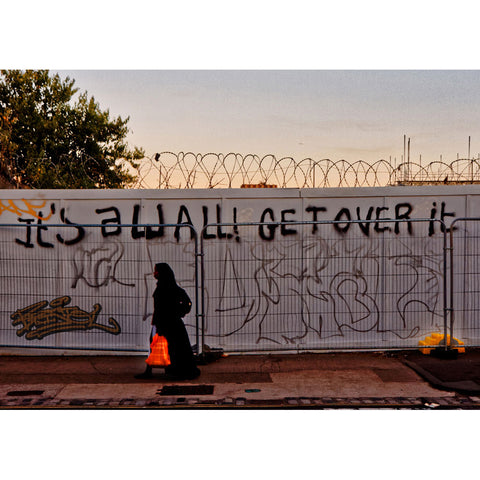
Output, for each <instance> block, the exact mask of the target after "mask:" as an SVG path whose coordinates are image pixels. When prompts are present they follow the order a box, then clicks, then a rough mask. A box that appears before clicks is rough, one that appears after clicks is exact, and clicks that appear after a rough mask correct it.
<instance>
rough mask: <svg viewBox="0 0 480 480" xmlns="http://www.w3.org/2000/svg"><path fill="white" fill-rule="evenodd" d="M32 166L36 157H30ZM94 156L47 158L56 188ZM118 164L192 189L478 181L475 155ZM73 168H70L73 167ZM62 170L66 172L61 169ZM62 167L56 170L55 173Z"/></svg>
mask: <svg viewBox="0 0 480 480" xmlns="http://www.w3.org/2000/svg"><path fill="white" fill-rule="evenodd" d="M30 162H31V163H32V164H33V166H34V165H35V164H36V163H38V164H40V162H39V160H38V159H32V160H30ZM98 163H99V162H98V161H97V160H96V159H94V158H92V157H90V156H87V155H84V156H80V157H79V156H77V157H75V159H74V160H72V161H69V159H68V158H63V159H62V161H61V162H57V163H54V162H47V163H45V159H43V160H42V165H43V166H45V165H47V168H49V169H51V171H52V173H55V172H56V171H57V170H58V176H57V178H58V185H56V188H72V185H71V184H69V176H68V171H69V170H68V168H67V169H66V166H68V165H70V167H69V168H71V169H72V172H71V179H72V181H73V179H74V177H75V176H78V174H79V172H81V174H82V175H84V176H87V177H89V178H92V181H93V176H92V177H91V173H92V172H95V171H98V169H97V168H95V167H96V166H98ZM117 165H118V166H121V167H122V168H123V169H124V171H126V172H128V173H130V174H131V175H133V176H134V177H135V180H134V181H133V182H132V183H131V184H130V185H128V187H126V188H129V189H144V188H145V189H175V188H181V189H192V188H246V187H275V188H329V187H381V186H388V185H426V184H469V183H470V184H471V183H480V157H479V158H474V159H465V158H464V159H457V160H455V161H453V162H450V163H447V162H444V161H433V162H430V163H422V162H411V161H407V162H401V163H399V164H398V165H397V164H396V162H395V161H394V162H392V161H391V160H378V161H376V162H373V163H370V162H366V161H364V160H358V161H354V162H348V161H346V160H337V161H333V160H330V159H320V160H315V159H312V158H304V159H302V160H296V159H294V158H293V157H282V158H277V157H276V156H275V155H271V154H270V155H265V156H263V157H260V156H258V155H255V154H247V155H242V154H239V153H228V154H222V153H206V154H201V153H193V152H178V153H174V152H161V153H157V154H155V155H153V156H151V157H148V156H146V157H144V158H143V159H140V160H136V161H135V166H132V165H131V164H130V163H129V162H128V161H123V160H119V161H118V162H117ZM73 170H74V171H75V172H73ZM4 172H5V173H7V174H8V175H7V176H8V177H9V178H10V179H11V180H12V181H13V182H15V181H17V182H18V179H17V177H16V175H15V169H12V168H10V170H7V169H4ZM65 172H67V175H66V174H65ZM60 173H61V174H60Z"/></svg>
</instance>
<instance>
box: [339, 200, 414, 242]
mask: <svg viewBox="0 0 480 480" xmlns="http://www.w3.org/2000/svg"><path fill="white" fill-rule="evenodd" d="M404 209H405V211H402V210H404ZM388 210H390V208H389V207H377V208H374V207H369V209H368V212H367V215H366V217H365V220H367V221H366V222H365V223H363V222H359V223H358V226H359V228H360V230H361V231H362V233H363V234H364V235H365V236H367V237H368V236H369V235H370V224H371V223H373V224H374V230H375V232H377V233H384V232H391V231H392V228H391V227H390V226H383V227H381V226H380V225H381V224H382V223H388V222H389V221H391V220H392V219H391V218H389V217H384V216H383V213H382V212H387V211H388ZM374 211H375V222H372V221H370V220H372V216H373V212H374ZM412 211H413V207H412V206H411V205H410V204H409V203H399V204H397V205H396V206H395V220H404V221H406V223H407V228H408V233H409V234H410V235H411V234H412V222H410V221H409V220H411V217H410V214H411V213H412ZM356 213H357V220H362V218H361V211H360V207H357V208H356ZM351 220H352V215H351V213H350V210H349V209H348V208H346V207H344V208H342V209H341V210H339V212H338V213H337V215H336V216H335V218H334V221H335V222H340V223H335V224H334V225H333V227H334V228H335V230H336V231H337V232H338V233H340V234H342V235H343V234H345V233H347V232H348V230H349V229H350V227H351V226H352V225H353V223H350V222H351ZM342 221H345V223H342ZM394 232H395V234H397V235H398V234H399V233H400V227H399V225H398V222H395V227H394Z"/></svg>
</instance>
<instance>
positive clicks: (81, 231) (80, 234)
mask: <svg viewBox="0 0 480 480" xmlns="http://www.w3.org/2000/svg"><path fill="white" fill-rule="evenodd" d="M60 219H61V220H62V222H63V223H66V224H67V225H76V224H75V223H73V222H71V221H70V220H69V219H68V218H67V217H66V216H65V209H64V208H62V209H60ZM75 228H76V229H77V232H78V233H77V236H76V237H75V238H72V239H70V240H64V238H63V237H62V236H61V235H60V234H59V233H57V240H58V241H59V242H60V243H63V244H65V245H75V244H76V243H78V242H81V241H82V240H83V237H84V236H85V229H84V228H83V227H80V226H78V225H76V226H75ZM70 230H71V229H69V231H70Z"/></svg>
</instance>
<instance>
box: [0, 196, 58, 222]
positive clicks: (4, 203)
mask: <svg viewBox="0 0 480 480" xmlns="http://www.w3.org/2000/svg"><path fill="white" fill-rule="evenodd" d="M22 202H23V203H24V204H25V207H23V208H22V207H19V206H18V205H16V204H15V203H14V202H13V200H0V215H2V213H3V212H10V213H14V214H15V215H18V216H20V217H21V216H22V214H23V213H26V214H27V215H31V216H32V217H35V218H36V219H38V220H40V219H42V220H48V219H49V218H50V217H51V216H52V215H53V213H52V212H50V214H49V215H47V216H46V217H43V216H42V215H41V214H40V212H39V211H38V210H40V209H41V208H44V207H45V205H46V204H47V201H46V200H44V201H43V202H42V203H41V204H40V205H35V204H33V203H31V202H29V201H28V200H25V199H24V198H22Z"/></svg>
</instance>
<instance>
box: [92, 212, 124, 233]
mask: <svg viewBox="0 0 480 480" xmlns="http://www.w3.org/2000/svg"><path fill="white" fill-rule="evenodd" d="M107 212H113V213H114V214H115V216H114V217H112V218H103V219H102V222H101V223H102V225H109V224H113V225H116V226H117V228H115V229H114V230H107V227H105V226H103V227H102V237H109V236H111V235H120V234H121V233H122V227H120V225H121V223H122V221H121V217H120V211H119V210H118V208H117V207H108V208H97V209H96V210H95V213H97V214H102V213H107Z"/></svg>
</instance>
